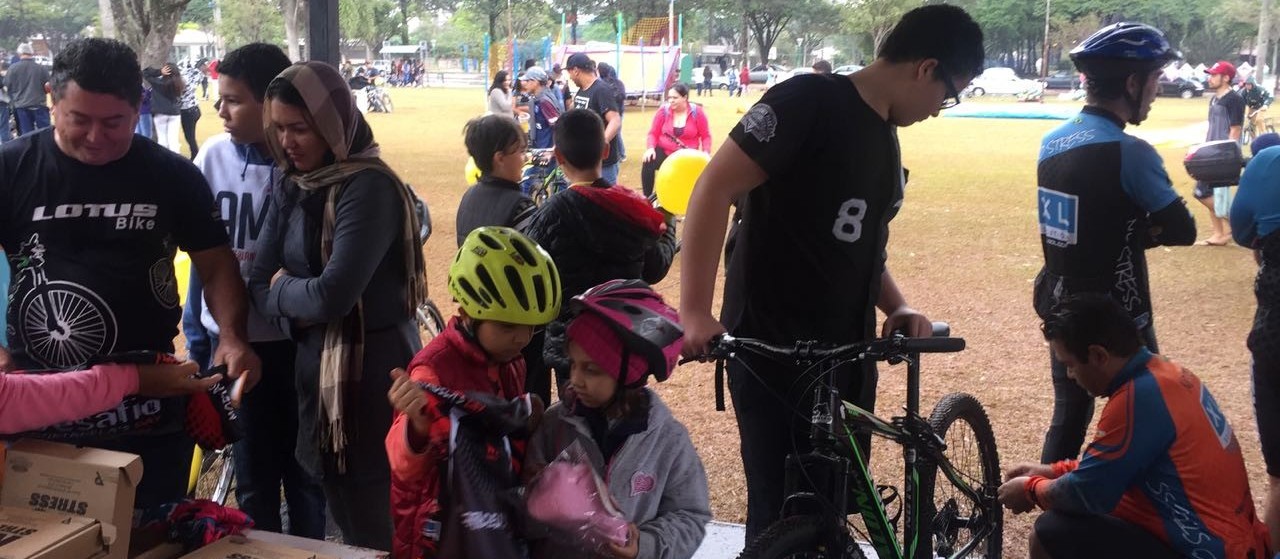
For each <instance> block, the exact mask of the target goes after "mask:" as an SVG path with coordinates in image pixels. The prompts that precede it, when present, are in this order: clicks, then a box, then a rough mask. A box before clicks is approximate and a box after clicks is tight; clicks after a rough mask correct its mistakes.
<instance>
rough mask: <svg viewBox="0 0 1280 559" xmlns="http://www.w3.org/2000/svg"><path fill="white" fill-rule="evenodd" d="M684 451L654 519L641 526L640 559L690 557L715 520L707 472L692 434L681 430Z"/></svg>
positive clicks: (674, 462) (676, 460) (669, 476)
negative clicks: (694, 444) (690, 436)
mask: <svg viewBox="0 0 1280 559" xmlns="http://www.w3.org/2000/svg"><path fill="white" fill-rule="evenodd" d="M681 431H682V432H681V433H680V434H679V436H680V437H681V438H682V439H683V440H682V442H681V443H679V447H680V452H679V454H678V455H677V456H675V457H674V459H673V460H672V461H671V469H670V470H669V471H668V472H667V474H666V476H665V477H666V480H667V483H666V487H665V488H664V489H663V491H662V499H661V501H659V504H658V513H657V516H655V517H654V518H653V519H652V520H649V521H647V522H642V523H639V524H638V526H637V528H638V529H639V536H640V537H639V538H638V542H637V543H638V546H637V547H638V554H637V555H636V557H638V558H639V559H675V558H678V557H690V556H692V555H693V553H694V552H695V551H697V549H698V546H699V544H701V543H702V539H703V537H704V536H705V535H706V526H707V522H709V521H710V520H711V504H710V500H711V497H710V494H709V493H708V490H707V473H706V471H705V470H704V469H703V466H702V461H701V460H700V459H699V458H698V454H697V452H696V451H694V448H693V443H692V442H690V441H689V435H688V433H687V432H684V429H683V428H682V429H681Z"/></svg>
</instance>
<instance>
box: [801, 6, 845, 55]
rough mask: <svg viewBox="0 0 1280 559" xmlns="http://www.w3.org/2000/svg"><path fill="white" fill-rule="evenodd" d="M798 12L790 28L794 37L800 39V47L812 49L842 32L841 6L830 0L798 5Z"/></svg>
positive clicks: (805, 49)
mask: <svg viewBox="0 0 1280 559" xmlns="http://www.w3.org/2000/svg"><path fill="white" fill-rule="evenodd" d="M797 8H798V10H799V11H798V12H797V13H796V15H795V17H793V18H791V25H790V27H789V28H788V31H789V33H790V34H791V36H792V37H795V38H797V39H799V40H800V45H801V46H800V48H801V50H804V51H812V50H814V49H815V48H818V46H819V44H821V43H822V42H823V41H824V40H825V39H826V38H827V37H829V36H831V35H836V34H838V33H840V24H841V21H840V19H841V16H842V15H843V14H842V13H841V11H840V8H839V7H838V6H836V5H835V4H832V3H831V2H829V1H828V0H816V1H814V2H807V3H804V4H801V5H800V6H797Z"/></svg>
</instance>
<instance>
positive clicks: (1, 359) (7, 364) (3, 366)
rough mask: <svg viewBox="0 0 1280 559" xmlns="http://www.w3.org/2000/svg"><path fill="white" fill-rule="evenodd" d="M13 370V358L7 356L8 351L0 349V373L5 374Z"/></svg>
mask: <svg viewBox="0 0 1280 559" xmlns="http://www.w3.org/2000/svg"><path fill="white" fill-rule="evenodd" d="M11 370H13V356H12V355H9V349H8V348H5V347H0V373H7V372H9V371H11Z"/></svg>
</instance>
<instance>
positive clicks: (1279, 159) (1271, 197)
mask: <svg viewBox="0 0 1280 559" xmlns="http://www.w3.org/2000/svg"><path fill="white" fill-rule="evenodd" d="M1278 178H1280V150H1271V149H1265V150H1262V151H1261V152H1259V154H1257V155H1255V156H1254V157H1253V160H1252V161H1250V162H1249V166H1248V167H1245V169H1244V174H1243V175H1242V176H1241V177H1240V188H1239V190H1238V191H1237V192H1236V197H1235V199H1234V200H1233V201H1232V203H1231V235H1232V236H1233V237H1234V238H1235V240H1236V242H1237V243H1239V244H1240V245H1241V246H1244V247H1252V246H1253V245H1254V242H1255V241H1257V239H1258V237H1260V236H1263V235H1266V234H1270V233H1272V232H1273V231H1274V230H1275V229H1276V226H1277V224H1278V223H1280V189H1277V188H1275V184H1276V180H1277V179H1278Z"/></svg>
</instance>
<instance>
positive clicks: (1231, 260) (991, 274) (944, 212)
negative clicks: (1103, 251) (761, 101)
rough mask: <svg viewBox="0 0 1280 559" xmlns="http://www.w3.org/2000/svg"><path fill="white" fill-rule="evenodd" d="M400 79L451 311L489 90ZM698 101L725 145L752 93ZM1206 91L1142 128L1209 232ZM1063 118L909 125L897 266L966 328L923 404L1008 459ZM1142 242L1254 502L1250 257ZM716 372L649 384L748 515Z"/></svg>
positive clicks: (886, 454) (409, 154) (1167, 318)
mask: <svg viewBox="0 0 1280 559" xmlns="http://www.w3.org/2000/svg"><path fill="white" fill-rule="evenodd" d="M211 89H213V88H211ZM211 93H212V92H211ZM391 93H392V96H393V97H394V99H395V106H396V112H395V113H394V114H391V115H383V114H375V115H371V117H370V121H371V123H372V125H373V128H374V132H375V135H376V136H377V138H378V140H379V142H380V144H381V145H382V148H383V153H384V156H385V157H386V159H387V160H388V161H389V162H390V163H391V164H392V166H393V167H394V168H396V169H397V170H398V171H399V172H401V173H402V175H403V177H404V178H405V179H406V180H407V181H408V182H410V183H411V184H413V186H414V187H415V189H416V190H417V191H418V193H419V194H420V195H421V196H422V197H423V199H424V200H426V201H427V203H428V204H429V205H430V207H431V212H432V216H433V218H434V224H435V235H434V236H433V237H432V238H431V240H430V242H429V243H428V245H427V248H426V254H427V272H428V279H429V282H430V285H431V288H432V295H433V297H434V299H435V300H436V301H437V302H439V303H440V304H441V307H442V309H444V311H445V313H446V314H448V313H449V312H450V311H451V310H452V309H453V304H452V303H451V302H450V301H449V297H448V295H447V293H446V291H445V277H446V275H447V271H448V263H449V262H450V261H451V259H452V257H453V252H454V250H455V247H456V242H455V236H454V219H453V218H454V214H455V212H456V210H457V205H458V201H459V199H460V197H461V195H462V193H463V191H464V190H465V188H466V186H467V185H466V183H465V182H464V180H463V163H464V162H465V160H466V155H465V150H464V148H463V145H462V134H461V131H462V126H463V124H464V122H465V121H466V119H468V118H470V117H473V116H476V115H479V114H480V113H481V112H482V111H483V109H484V104H483V103H484V96H483V92H482V91H479V90H475V91H472V90H442V89H424V90H399V89H396V90H392V92H391ZM758 95H759V93H755V94H753V95H752V97H751V98H749V99H748V101H750V100H754V99H755V98H758ZM693 101H695V102H699V103H704V105H705V107H706V109H707V112H708V114H709V115H710V117H711V125H712V130H713V134H714V137H715V144H716V145H717V146H718V145H719V144H720V143H721V142H722V141H723V140H724V138H725V137H726V135H727V133H728V131H729V130H730V128H731V127H732V126H733V124H734V123H735V122H736V121H737V119H738V118H739V114H740V111H741V110H743V108H744V107H745V106H746V105H745V102H744V101H741V100H738V99H732V100H731V99H727V98H725V96H724V94H723V92H720V93H718V94H717V95H716V96H715V97H709V98H708V97H702V98H700V97H696V96H695V97H694V98H693ZM968 102H969V101H966V103H968ZM1207 103H1208V100H1207V99H1192V100H1185V101H1184V100H1181V99H1165V98H1162V99H1160V100H1159V101H1158V102H1157V103H1156V106H1155V109H1154V111H1153V112H1152V116H1151V119H1150V120H1149V121H1148V122H1147V123H1144V124H1143V126H1141V127H1139V128H1138V129H1137V131H1139V132H1143V133H1147V134H1151V135H1152V138H1153V142H1156V141H1159V142H1160V143H1158V144H1157V148H1158V149H1159V150H1160V152H1161V154H1162V156H1163V157H1164V159H1165V162H1166V165H1167V167H1168V170H1169V175H1170V177H1171V179H1172V181H1173V183H1174V186H1175V188H1176V189H1177V191H1178V192H1179V193H1181V194H1182V195H1183V196H1184V197H1185V198H1187V199H1188V200H1190V201H1189V204H1190V208H1191V211H1192V213H1193V215H1195V217H1196V219H1197V224H1198V226H1199V229H1200V231H1201V238H1204V237H1207V236H1208V230H1209V225H1208V220H1207V214H1206V211H1205V209H1204V208H1203V207H1202V206H1200V205H1199V204H1198V203H1196V202H1195V201H1194V200H1191V197H1190V190H1191V180H1190V178H1189V177H1188V176H1187V175H1186V173H1185V171H1183V170H1182V168H1181V165H1180V162H1181V160H1182V156H1183V154H1184V153H1185V146H1186V144H1188V143H1190V142H1193V141H1195V140H1197V139H1198V138H1197V136H1196V135H1195V133H1194V131H1191V132H1188V130H1189V129H1188V127H1189V126H1193V125H1195V123H1197V122H1203V120H1204V118H1205V115H1206V114H1207ZM653 112H654V111H653V108H652V107H650V108H648V109H640V108H638V107H636V108H631V107H629V108H628V109H627V111H626V115H625V121H624V132H623V134H624V138H625V141H626V144H627V151H628V153H629V158H628V160H627V161H626V162H625V163H624V164H623V168H622V174H621V180H620V182H621V183H623V184H627V185H631V186H635V187H636V188H637V189H638V188H639V174H640V173H639V169H640V163H639V161H640V155H641V153H642V152H643V149H644V145H645V144H644V134H645V133H646V132H647V131H648V127H649V123H650V122H651V119H652V115H653ZM213 114H214V112H213V111H212V108H211V107H208V106H206V112H205V115H206V117H205V118H204V119H203V120H202V121H201V122H200V133H201V136H202V137H204V136H208V135H210V134H213V133H215V132H217V131H219V129H220V126H219V123H218V122H217V120H216V119H215V118H211V116H212V115H213ZM1057 125H1058V122H1057V121H1026V120H990V119H961V118H941V119H933V120H931V121H928V122H925V123H921V124H918V125H916V126H912V127H910V128H906V129H903V130H902V131H901V132H900V136H901V142H902V148H903V152H904V157H903V159H904V162H905V164H906V166H907V167H908V168H910V170H911V184H910V185H909V186H908V188H907V195H906V202H905V204H904V206H903V209H902V211H901V213H900V214H899V217H898V218H897V219H896V220H895V221H894V223H893V224H892V227H891V232H892V233H891V240H890V244H889V255H890V256H889V267H890V270H892V272H893V275H894V277H895V279H896V280H897V282H898V284H899V286H901V287H902V290H903V292H904V293H905V294H906V295H907V297H908V299H909V301H910V303H911V304H912V306H914V307H915V308H917V309H919V310H921V311H922V312H924V313H926V314H927V315H928V316H929V317H930V318H932V319H935V320H946V321H949V322H950V323H951V325H952V328H953V332H954V334H955V335H957V336H961V337H964V338H965V339H966V340H967V341H968V350H966V351H965V352H963V353H958V354H949V355H941V356H929V357H927V358H925V360H924V371H925V372H924V379H923V383H922V384H923V395H922V400H921V401H922V407H923V408H924V410H926V411H927V410H928V409H930V408H931V407H932V405H933V403H934V402H937V401H938V400H939V399H940V398H941V397H942V395H944V394H946V393H949V392H956V391H961V392H968V393H970V394H973V395H974V396H976V397H977V398H978V399H979V400H980V401H981V402H982V404H983V405H984V406H985V408H986V410H987V413H988V414H989V415H990V417H991V421H992V423H993V424H994V427H995V433H996V438H997V441H998V444H999V450H1000V458H1001V463H1002V465H1003V466H1008V465H1011V464H1014V463H1016V462H1021V461H1027V460H1034V459H1036V458H1038V457H1039V453H1040V444H1041V442H1042V437H1043V432H1044V429H1045V426H1046V425H1047V424H1048V420H1049V415H1050V412H1051V409H1052V390H1051V387H1050V383H1049V368H1048V349H1047V346H1046V345H1045V343H1044V342H1043V341H1042V339H1041V337H1040V334H1039V330H1038V326H1039V324H1038V321H1037V319H1036V316H1035V314H1034V313H1033V312H1032V308H1031V289H1032V281H1033V279H1034V277H1035V274H1036V272H1037V271H1038V269H1039V267H1040V265H1041V253H1040V246H1039V239H1038V232H1037V226H1036V221H1035V216H1036V214H1035V212H1036V202H1035V200H1036V195H1035V188H1036V179H1035V161H1036V156H1037V152H1038V147H1039V138H1040V137H1041V136H1042V135H1043V134H1044V133H1045V132H1047V131H1048V130H1050V129H1052V128H1053V127H1055V126H1057ZM1157 137H1158V138H1160V140H1155V139H1154V138H1157ZM1170 137H1172V138H1173V139H1169V138H1170ZM1201 137H1202V136H1201ZM1147 254H1148V259H1149V262H1150V268H1151V284H1152V285H1151V289H1152V292H1153V294H1154V300H1155V301H1154V303H1155V317H1156V328H1157V332H1158V336H1159V340H1160V346H1161V348H1162V349H1164V353H1165V355H1168V356H1170V357H1172V358H1173V359H1175V360H1177V361H1179V362H1181V363H1183V364H1184V365H1186V366H1187V367H1188V368H1190V369H1191V370H1192V371H1194V372H1195V373H1196V374H1198V375H1199V376H1200V378H1201V379H1202V380H1203V381H1204V382H1205V383H1206V384H1207V385H1208V386H1209V388H1210V389H1211V390H1212V391H1213V392H1214V395H1215V396H1216V398H1217V400H1218V402H1219V403H1220V404H1221V406H1222V407H1223V410H1224V412H1225V413H1226V414H1227V416H1228V418H1229V420H1230V422H1231V425H1232V426H1233V428H1234V429H1235V432H1236V435H1237V437H1238V438H1239V441H1240V444H1241V446H1242V447H1243V449H1244V455H1245V461H1246V464H1247V466H1248V469H1249V472H1250V474H1251V481H1252V485H1253V492H1254V497H1255V501H1258V502H1259V503H1260V502H1261V498H1262V497H1263V496H1264V495H1265V491H1266V476H1265V473H1264V469H1263V464H1262V460H1261V456H1260V454H1259V447H1258V436H1257V429H1256V426H1255V424H1254V418H1253V409H1252V401H1251V398H1250V389H1249V368H1248V367H1249V354H1248V351H1247V350H1246V348H1245V345H1244V340H1245V335H1246V333H1247V332H1248V329H1249V326H1250V324H1251V321H1252V316H1253V308H1254V302H1253V294H1252V280H1253V277H1254V273H1255V271H1256V265H1255V264H1254V261H1253V258H1252V256H1251V254H1250V253H1249V251H1247V250H1245V249H1242V248H1239V247H1235V246H1228V247H1202V246H1195V247H1179V248H1157V249H1154V250H1151V251H1148V253H1147ZM657 287H658V289H659V290H660V291H661V292H662V293H663V294H665V295H666V297H667V298H668V300H669V301H670V302H671V303H672V304H677V303H678V301H679V295H680V263H679V262H677V263H676V264H675V265H674V266H673V267H672V269H671V272H670V274H669V275H668V277H667V279H665V280H664V281H663V282H661V283H660V284H659V285H658V286H657ZM718 296H719V290H718V291H717V297H718ZM777 296H778V297H782V298H784V299H785V298H790V297H799V296H802V294H797V293H779V294H777ZM717 308H718V304H717ZM903 370H904V369H902V368H894V369H884V368H882V369H881V375H880V376H881V382H880V387H881V388H880V392H879V404H878V409H879V411H880V412H881V413H882V415H884V416H891V415H894V414H896V413H897V412H898V410H900V409H901V405H902V403H903V402H904V397H905V394H904V392H905V389H904V383H903V375H902V374H901V372H902V371H903ZM712 376H713V375H712V368H711V366H710V365H700V364H693V365H686V366H683V367H681V369H680V370H679V371H678V372H677V373H676V374H674V375H673V377H672V378H671V380H669V381H668V382H666V383H663V384H662V385H659V386H657V387H656V389H657V390H658V392H659V393H660V394H661V395H662V397H663V398H664V399H665V400H666V401H667V403H668V404H669V405H670V406H671V407H672V409H673V411H674V413H675V415H676V417H677V418H679V419H680V420H681V421H682V422H683V423H684V424H685V425H686V426H687V427H688V428H689V431H690V432H691V434H692V437H693V440H694V443H695V445H696V446H697V448H698V451H699V454H700V455H701V457H702V460H703V462H704V464H705V466H706V470H707V474H708V477H709V478H710V483H711V498H712V507H713V511H714V513H715V517H716V518H717V519H719V520H725V521H732V522H741V521H743V520H744V515H745V508H746V490H745V485H744V481H743V476H742V466H741V460H740V456H739V449H738V433H737V428H736V424H735V421H734V416H733V411H732V409H730V411H728V412H726V413H717V412H716V411H714V407H713V406H714V404H713V384H712V383H713V379H712ZM894 454H895V453H894V452H893V449H890V448H888V447H886V446H883V445H881V446H878V447H877V448H876V450H875V451H874V453H873V462H874V463H876V464H882V463H888V462H891V461H892V458H893V456H894ZM876 470H877V472H878V476H886V477H885V479H888V480H895V479H900V475H899V474H898V473H896V472H892V471H890V469H889V468H886V467H882V466H881V467H877V468H876ZM1006 518H1007V519H1008V522H1007V527H1006V531H1005V555H1006V556H1008V557H1020V556H1025V553H1026V552H1025V550H1026V543H1025V540H1026V534H1027V531H1028V529H1029V526H1030V520H1031V518H1030V517H1028V516H1022V517H1011V516H1006Z"/></svg>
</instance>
